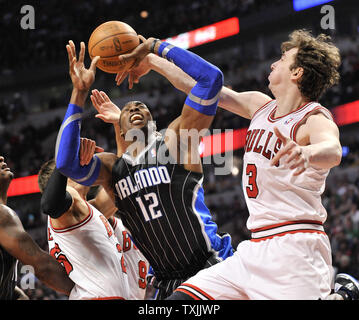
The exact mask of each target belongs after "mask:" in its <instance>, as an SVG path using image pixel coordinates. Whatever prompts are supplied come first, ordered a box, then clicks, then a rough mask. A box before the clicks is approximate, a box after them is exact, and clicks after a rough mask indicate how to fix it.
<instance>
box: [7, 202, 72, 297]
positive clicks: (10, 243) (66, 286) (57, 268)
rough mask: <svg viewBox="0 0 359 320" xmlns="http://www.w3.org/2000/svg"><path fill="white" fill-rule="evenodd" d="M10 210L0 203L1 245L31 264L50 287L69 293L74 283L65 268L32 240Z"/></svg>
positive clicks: (14, 255) (38, 276)
mask: <svg viewBox="0 0 359 320" xmlns="http://www.w3.org/2000/svg"><path fill="white" fill-rule="evenodd" d="M10 210H11V209H10V208H8V207H6V206H4V205H0V245H1V246H2V247H3V248H4V249H5V250H6V251H7V252H8V253H10V254H11V255H12V256H13V257H15V258H16V259H19V260H20V261H21V262H22V263H23V264H24V265H31V266H32V267H33V268H34V270H35V276H36V277H37V278H39V279H40V280H41V281H42V282H44V283H45V284H46V285H48V286H49V287H50V288H53V289H54V290H56V291H59V292H62V293H64V294H66V295H69V294H70V292H71V290H72V288H73V286H74V283H73V282H72V280H71V279H70V278H69V277H68V276H67V274H66V272H65V269H64V268H63V267H62V266H61V265H60V264H59V263H58V262H57V261H56V260H55V259H54V258H53V257H51V256H50V255H49V254H47V253H46V252H45V251H43V250H42V249H41V248H40V247H39V246H38V245H37V244H36V243H35V242H34V241H33V240H32V238H31V237H30V235H29V234H28V233H27V232H26V231H25V230H24V228H23V226H22V224H21V222H20V220H19V219H18V218H17V217H15V216H14V214H11V213H10V212H9V211H10Z"/></svg>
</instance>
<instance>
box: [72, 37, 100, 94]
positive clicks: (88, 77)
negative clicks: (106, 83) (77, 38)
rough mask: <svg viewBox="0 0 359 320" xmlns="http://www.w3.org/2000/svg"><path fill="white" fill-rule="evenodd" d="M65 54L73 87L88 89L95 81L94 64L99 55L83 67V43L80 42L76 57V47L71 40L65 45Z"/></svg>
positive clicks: (82, 89)
mask: <svg viewBox="0 0 359 320" xmlns="http://www.w3.org/2000/svg"><path fill="white" fill-rule="evenodd" d="M66 50H67V55H68V58H69V67H70V70H69V73H70V77H71V81H72V84H73V86H74V89H77V90H79V91H88V90H89V89H90V87H91V85H92V84H93V82H94V81H95V74H96V64H97V62H98V60H99V59H100V57H98V56H97V57H95V58H93V59H92V61H91V65H90V67H89V68H88V69H86V68H85V64H84V58H85V43H84V42H81V43H80V53H79V58H78V59H77V58H76V47H75V44H74V42H73V41H72V40H70V41H69V44H68V45H66Z"/></svg>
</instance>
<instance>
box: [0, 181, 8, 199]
mask: <svg viewBox="0 0 359 320" xmlns="http://www.w3.org/2000/svg"><path fill="white" fill-rule="evenodd" d="M9 185H10V181H2V182H1V183H0V204H4V205H6V204H7V191H8V189H9Z"/></svg>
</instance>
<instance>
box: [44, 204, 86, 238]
mask: <svg viewBox="0 0 359 320" xmlns="http://www.w3.org/2000/svg"><path fill="white" fill-rule="evenodd" d="M85 203H86V205H87V207H88V209H89V214H88V215H87V216H86V217H85V218H84V219H83V220H81V221H80V222H79V223H76V224H74V225H72V226H69V227H66V228H55V227H54V226H53V225H52V222H51V218H50V226H51V229H52V230H53V231H54V232H56V233H64V232H68V231H72V230H75V229H77V228H80V227H82V226H84V225H85V224H86V223H88V222H89V221H90V220H91V218H92V217H93V211H92V208H91V207H90V206H89V205H88V203H87V201H85Z"/></svg>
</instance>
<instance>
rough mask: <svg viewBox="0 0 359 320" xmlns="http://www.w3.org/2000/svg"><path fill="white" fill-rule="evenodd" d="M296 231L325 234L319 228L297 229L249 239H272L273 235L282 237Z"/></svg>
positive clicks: (256, 240)
mask: <svg viewBox="0 0 359 320" xmlns="http://www.w3.org/2000/svg"><path fill="white" fill-rule="evenodd" d="M298 232H302V233H319V234H324V235H326V233H325V232H324V231H320V230H312V229H310V230H308V229H298V230H291V231H284V232H280V233H276V234H272V235H270V236H267V237H262V238H255V239H251V241H253V242H259V241H263V240H268V239H272V238H274V237H282V236H284V235H286V234H290V233H292V234H293V233H298Z"/></svg>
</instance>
